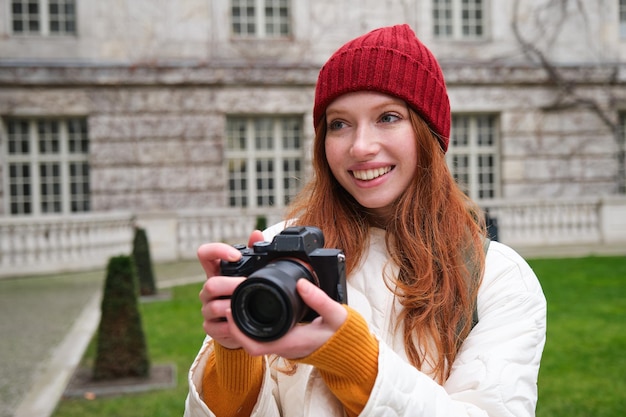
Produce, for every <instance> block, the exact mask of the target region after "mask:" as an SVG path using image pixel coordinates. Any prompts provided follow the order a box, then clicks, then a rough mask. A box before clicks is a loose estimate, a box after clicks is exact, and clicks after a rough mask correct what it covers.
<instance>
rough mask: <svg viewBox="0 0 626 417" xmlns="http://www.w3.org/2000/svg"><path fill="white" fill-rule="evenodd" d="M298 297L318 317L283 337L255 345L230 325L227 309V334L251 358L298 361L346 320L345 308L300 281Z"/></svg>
mask: <svg viewBox="0 0 626 417" xmlns="http://www.w3.org/2000/svg"><path fill="white" fill-rule="evenodd" d="M296 288H297V290H298V293H299V294H300V297H302V300H303V301H304V302H305V304H307V305H308V306H309V307H310V308H311V309H313V310H315V311H316V312H317V313H318V314H319V317H317V318H316V319H315V320H313V321H312V322H311V323H306V324H296V325H295V326H294V327H293V328H292V329H291V330H289V332H287V334H286V335H284V336H283V337H281V338H280V339H278V340H274V341H271V342H259V341H256V340H253V339H250V338H249V337H247V336H246V335H244V334H243V333H242V332H241V330H239V328H238V327H237V325H235V323H234V322H233V316H232V312H231V310H230V309H229V310H227V311H226V317H227V320H228V324H229V327H230V332H231V335H232V337H233V338H234V339H237V341H238V342H239V343H240V344H241V347H242V348H243V349H245V351H246V352H248V353H249V354H250V355H252V356H260V355H266V354H276V355H278V356H281V357H283V358H286V359H298V358H303V357H305V356H308V355H310V354H311V353H313V352H314V351H316V350H317V349H319V348H320V347H321V346H322V345H323V344H324V343H326V341H328V339H330V337H331V336H332V335H333V334H335V332H336V331H337V330H338V329H339V328H340V327H341V325H342V324H343V323H344V322H345V321H346V319H347V317H348V312H347V311H346V309H345V308H344V307H343V306H342V305H341V304H340V303H338V302H336V301H335V300H333V299H332V298H330V297H329V296H328V295H327V294H326V293H325V292H324V291H323V290H322V289H321V288H319V287H317V286H316V285H315V284H312V283H311V282H309V281H308V280H306V279H304V278H302V279H300V280H298V283H297V286H296Z"/></svg>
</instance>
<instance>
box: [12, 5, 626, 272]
mask: <svg viewBox="0 0 626 417" xmlns="http://www.w3.org/2000/svg"><path fill="white" fill-rule="evenodd" d="M583 3H584V4H583ZM0 12H1V13H0V16H2V17H1V18H0V117H1V119H2V123H1V127H0V219H2V221H3V222H4V223H3V225H4V226H0V232H2V234H3V235H4V237H3V236H2V235H0V250H2V251H4V253H5V255H4V258H5V262H13V264H15V265H18V264H20V262H21V263H22V264H23V263H29V261H28V259H40V258H37V256H42V255H41V254H39V255H32V254H26V252H27V251H29V250H30V249H25V248H27V247H38V248H39V249H38V251H39V252H43V251H44V248H46V247H48V246H49V245H51V244H50V242H49V241H50V239H51V238H50V236H51V235H53V234H54V233H53V232H51V230H52V231H54V230H57V229H56V228H55V227H53V226H51V225H53V224H59V223H64V222H65V224H72V225H73V226H71V227H73V228H75V229H77V230H82V229H81V228H86V227H87V226H85V225H86V224H88V223H90V222H93V219H94V217H98V216H100V217H102V216H104V217H105V218H106V219H108V220H110V218H111V217H112V216H113V217H115V216H117V213H125V214H120V215H119V216H118V217H116V219H117V220H116V221H119V219H127V218H130V219H131V220H133V219H134V220H136V219H137V218H139V219H140V221H139V223H140V224H144V225H148V226H149V227H151V228H152V229H153V230H154V233H153V236H151V239H153V240H154V241H156V242H157V243H155V246H157V247H156V250H157V252H158V253H159V254H160V255H158V256H157V258H161V259H166V258H176V257H181V256H183V257H187V256H188V257H193V256H194V255H195V251H194V250H193V249H191V248H192V247H193V244H195V243H197V242H198V241H202V240H206V239H209V240H211V239H213V238H216V237H217V238H220V239H223V240H229V239H230V238H231V237H233V236H234V235H237V237H239V236H238V234H240V232H237V233H234V232H233V233H230V232H225V231H222V232H220V234H217V235H216V234H215V230H214V228H215V227H218V226H215V225H214V226H211V227H210V228H209V229H210V230H205V231H202V230H201V231H197V230H195V229H194V231H189V230H188V231H187V232H184V233H183V232H181V230H182V229H183V227H182V226H181V224H190V223H193V222H194V221H192V220H190V219H193V218H196V219H197V220H196V221H195V222H196V223H195V224H196V226H194V228H197V227H200V226H198V224H201V223H202V222H206V221H207V220H206V218H204V217H202V216H203V213H204V214H208V215H211V213H213V214H214V215H213V217H215V218H222V217H220V216H222V214H220V213H227V214H228V213H230V215H232V214H233V213H236V216H238V218H239V219H241V218H242V217H241V216H243V217H245V218H246V219H247V220H246V222H240V223H241V224H242V225H244V226H245V227H246V228H248V227H249V226H252V225H253V224H251V223H250V222H254V220H255V219H257V218H258V217H259V216H265V217H267V218H268V219H269V220H270V221H271V220H274V219H276V218H279V217H280V212H281V211H282V209H283V208H284V207H285V206H286V205H287V204H288V202H289V199H290V198H291V197H292V196H293V195H294V194H295V193H296V192H297V190H298V189H299V188H300V186H301V185H302V183H303V181H304V180H306V178H307V177H308V175H309V174H310V149H311V140H312V138H313V133H314V131H313V125H312V104H313V95H314V88H315V82H316V78H317V73H318V71H319V68H320V67H321V65H322V64H323V63H324V62H325V61H326V59H327V58H328V57H329V56H330V55H331V54H332V52H334V50H336V49H337V48H338V47H339V46H340V45H341V44H343V43H344V42H346V41H347V40H349V39H352V38H354V37H355V36H357V35H360V34H362V33H365V32H367V31H369V30H371V29H374V28H377V27H380V26H387V25H392V24H398V23H408V24H409V25H411V27H412V28H413V29H414V30H415V32H416V34H417V35H418V37H419V38H420V39H421V40H422V41H423V42H424V43H425V44H426V45H427V46H429V48H430V49H431V50H432V51H433V53H434V54H435V56H436V57H437V58H438V59H439V61H440V63H441V66H442V69H443V72H444V75H445V78H446V83H447V85H448V89H449V95H450V100H451V105H452V112H453V121H452V122H453V124H452V138H451V148H450V151H449V152H448V158H449V162H450V166H451V169H452V170H453V172H454V174H455V175H456V177H457V178H458V180H459V182H460V183H461V184H463V187H465V190H466V192H467V193H468V194H469V195H470V196H472V197H473V198H475V199H477V200H478V201H480V203H481V204H482V205H483V206H485V207H486V208H490V210H492V212H495V213H498V210H500V212H499V217H500V223H501V227H502V234H503V238H504V239H503V240H505V241H506V240H507V239H506V238H507V233H508V240H509V242H508V243H517V244H522V245H523V244H524V242H525V241H527V242H530V243H532V244H544V243H549V241H550V239H549V238H548V239H547V240H546V237H545V236H544V237H542V238H539V240H537V239H535V240H532V239H530V240H524V238H523V237H515V236H514V234H513V231H512V229H507V227H506V226H507V224H509V225H510V224H512V222H513V220H512V218H513V217H514V215H513V214H511V213H513V211H509V212H508V213H509V214H507V212H505V211H504V208H503V207H505V206H506V207H513V208H515V207H518V208H519V207H520V206H523V205H524V204H530V203H529V200H533V201H534V200H536V201H543V202H545V201H548V202H553V201H555V200H564V201H565V200H566V201H567V202H568V203H567V204H569V206H572V205H574V206H577V207H581V205H582V206H585V204H586V205H587V206H585V207H588V205H589V204H591V209H587V208H585V209H580V208H579V209H577V210H579V211H581V210H582V211H581V212H582V213H583V214H576V215H575V216H574V217H573V218H572V219H571V220H568V222H570V223H585V221H586V220H585V219H586V218H587V217H589V216H591V217H594V216H596V217H594V218H593V220H591V221H590V222H591V223H593V225H592V226H591V227H593V228H600V229H601V228H602V227H607V226H606V224H607V222H606V220H602V218H601V216H602V214H601V213H600V214H598V210H600V211H602V210H604V211H606V210H607V209H606V208H605V205H603V204H601V203H598V201H600V200H602V201H605V200H606V199H607V198H608V199H609V200H610V202H611V203H610V204H609V206H610V208H609V209H608V211H609V212H610V213H617V214H619V213H621V210H625V212H624V214H625V215H626V205H624V206H622V205H621V204H622V203H621V201H622V200H621V198H622V197H621V196H623V195H624V193H625V192H626V174H625V163H624V152H625V151H624V146H625V145H624V131H625V129H624V126H625V124H626V72H625V70H626V64H625V63H624V62H625V60H624V58H625V57H626V1H624V0H611V1H608V0H607V1H599V2H571V1H566V0H527V1H519V0H498V1H495V0H470V1H461V0H395V1H394V0H392V1H385V2H381V1H373V0H359V1H356V0H345V1H340V2H338V1H330V0H315V1H313V0H302V1H300V0H181V1H177V2H172V1H167V0H133V1H130V0H116V1H107V2H99V1H95V0H80V1H79V0H0ZM581 201H582V203H580V202H581ZM616 201H617V203H616ZM573 202H575V203H573ZM599 204H600V205H599ZM531 205H532V204H531ZM599 207H600V208H599ZM511 210H512V209H511ZM587 210H592V211H594V213H595V214H592V215H588V214H585V213H587ZM526 211H528V210H526ZM562 212H563V211H562V209H559V208H556V209H553V210H552V211H551V212H550V213H551V214H549V215H548V217H550V216H553V217H557V218H559V217H562ZM128 215H130V217H128ZM107 216H108V217H107ZM194 216H195V217H194ZM597 216H600V217H597ZM618 217H619V216H618ZM236 218H237V217H236ZM236 218H235V220H233V223H237V221H236ZM77 219H78V220H77ZM181 219H182V220H181ZM108 220H107V221H108ZM77 221H78V222H79V223H80V225H79V226H76V222H77ZM611 221H613V222H617V224H618V226H619V227H622V224H621V223H619V221H618V220H615V219H614V220H611ZM38 222H43V223H45V226H42V227H41V228H40V229H38V231H36V232H32V233H31V232H27V231H26V230H29V229H28V227H31V229H32V225H33V224H34V223H38ZM124 222H125V221H122V225H121V226H120V224H118V223H116V226H114V228H121V229H122V230H126V229H125V227H124V225H123V224H126V223H127V222H126V223H124ZM185 222H187V223H185ZM546 222H548V223H550V222H553V220H545V219H543V220H541V225H540V227H544V226H546V224H547V223H546ZM609 224H610V225H614V223H609ZM603 225H604V226H603ZM2 227H3V228H2ZM229 227H230V226H229ZM232 227H234V228H237V226H235V225H232ZM572 227H574V226H572ZM576 227H578V226H576ZM619 227H618V228H617V230H618V232H613V235H615V234H616V233H621V231H622V230H621V229H619ZM211 228H213V229H211ZM574 228H575V227H574ZM611 228H612V226H609V229H611ZM200 229H202V228H201V227H200ZM600 229H598V230H599V231H597V232H595V233H598V234H599V237H598V236H595V237H594V238H593V239H599V240H600V242H601V243H602V242H603V241H604V243H607V242H608V243H610V241H612V240H617V241H619V236H613V235H611V236H612V237H610V238H609V239H608V241H607V238H606V236H604V235H602V233H603V232H602V230H600ZM624 230H626V229H624ZM29 233H31V234H29ZM58 233H59V235H60V236H63V233H65V232H63V231H62V230H60V231H58ZM72 233H74V234H73V235H72V236H73V237H72V238H71V239H69V240H72V239H74V243H72V245H74V246H78V247H81V246H84V243H83V242H84V239H87V240H89V242H91V243H90V244H93V245H96V246H98V245H99V244H98V242H100V241H101V239H102V238H101V237H94V236H93V233H92V232H84V234H85V235H86V236H87V237H84V236H83V237H76V236H74V235H75V234H76V233H80V232H72ZM125 233H126V232H125ZM168 234H171V235H172V236H170V237H168ZM181 234H182V235H185V236H190V235H193V236H194V239H191V240H189V239H188V237H181ZM609 234H610V233H609ZM155 235H158V236H155ZM24 236H28V237H24ZM122 236H124V237H123V239H126V234H122ZM57 239H58V240H57V241H56V242H57V246H59V244H58V242H62V241H63V237H59V238H57ZM563 239H565V240H567V239H571V236H570V237H564V238H563ZM611 239H612V240H611ZM557 240H558V239H557ZM583 240H584V239H583ZM623 240H624V241H626V233H625V235H624V239H623ZM17 241H19V242H21V243H16V242H17ZM183 241H184V242H191V243H188V244H187V246H184V249H181V244H182V242H183ZM159 242H160V243H159ZM159 244H160V245H161V248H160V249H159ZM47 245H48V246H47ZM68 245H69V243H68ZM61 246H62V245H61ZM112 247H113V248H116V246H115V245H114V244H113V245H112ZM10 253H12V255H9V254H10ZM16 253H18V254H19V256H17V255H15V254H16ZM96 253H97V254H99V255H100V257H101V255H102V254H101V253H100V252H98V251H96ZM168 254H169V255H168ZM16 256H17V258H16ZM33 256H34V257H35V258H32V257H33ZM29 257H30V258H29ZM2 258H3V255H2V254H0V265H2V262H3V261H2ZM9 258H11V259H9ZM18 258H19V259H21V260H15V259H18ZM69 263H70V264H71V263H72V262H69ZM0 269H1V267H0ZM7 270H9V269H8V267H7ZM11 271H13V272H15V268H13V269H11Z"/></svg>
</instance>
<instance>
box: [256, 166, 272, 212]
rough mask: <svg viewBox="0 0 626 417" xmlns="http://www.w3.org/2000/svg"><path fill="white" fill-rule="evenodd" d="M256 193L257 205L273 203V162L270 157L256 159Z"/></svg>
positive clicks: (270, 204)
mask: <svg viewBox="0 0 626 417" xmlns="http://www.w3.org/2000/svg"><path fill="white" fill-rule="evenodd" d="M256 193H257V198H256V204H257V206H259V207H263V206H273V205H274V163H273V161H272V160H271V159H257V161H256Z"/></svg>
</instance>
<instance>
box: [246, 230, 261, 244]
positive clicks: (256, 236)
mask: <svg viewBox="0 0 626 417" xmlns="http://www.w3.org/2000/svg"><path fill="white" fill-rule="evenodd" d="M261 241H263V232H261V231H260V230H255V231H254V232H252V233H250V237H249V238H248V247H250V248H251V247H252V245H254V243H255V242H261Z"/></svg>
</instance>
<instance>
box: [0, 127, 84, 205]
mask: <svg viewBox="0 0 626 417" xmlns="http://www.w3.org/2000/svg"><path fill="white" fill-rule="evenodd" d="M4 130H5V133H6V141H3V142H5V143H6V146H5V147H4V150H3V154H4V155H5V159H6V166H7V167H8V175H5V184H6V185H7V187H6V189H7V190H8V195H7V197H8V198H7V204H8V208H7V210H6V211H7V212H8V213H10V214H11V215H38V214H51V213H59V214H61V213H78V212H85V211H89V210H90V189H89V138H88V136H87V121H86V120H85V119H84V118H80V119H18V118H15V119H13V118H11V119H7V120H6V121H5V129H4Z"/></svg>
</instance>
